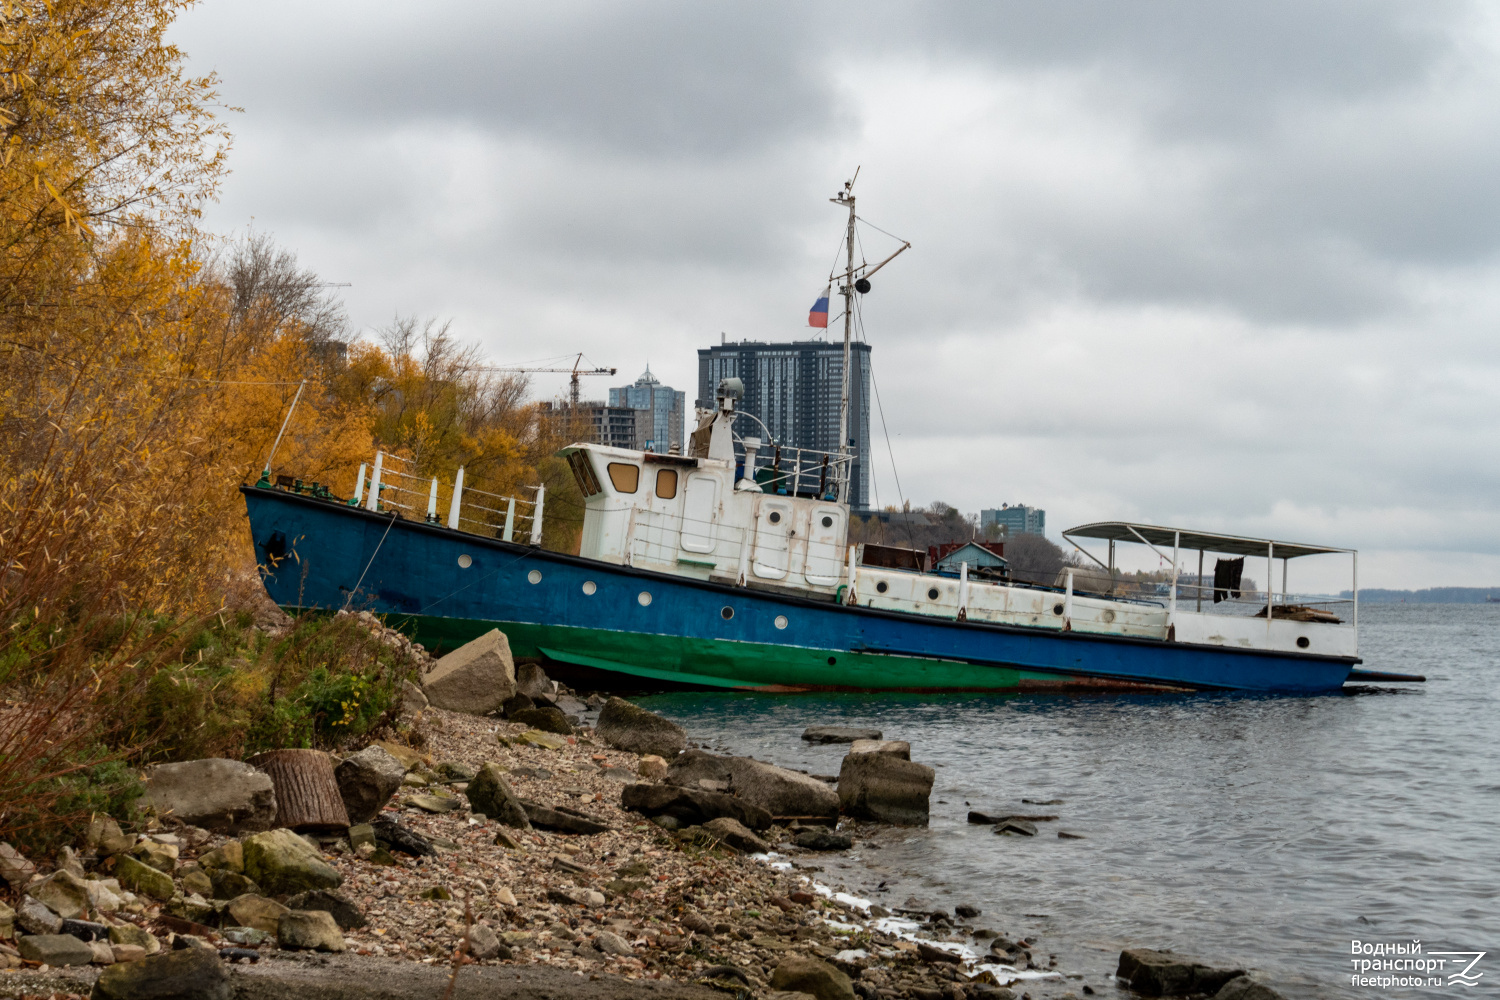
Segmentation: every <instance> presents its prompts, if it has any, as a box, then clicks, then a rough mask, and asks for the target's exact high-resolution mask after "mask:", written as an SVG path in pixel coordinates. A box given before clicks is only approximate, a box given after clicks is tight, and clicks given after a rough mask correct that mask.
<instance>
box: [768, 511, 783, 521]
mask: <svg viewBox="0 0 1500 1000" xmlns="http://www.w3.org/2000/svg"><path fill="white" fill-rule="evenodd" d="M766 520H767V521H770V522H771V523H772V524H780V523H781V511H779V510H773V511H771V514H770V516H769V517H767V518H766Z"/></svg>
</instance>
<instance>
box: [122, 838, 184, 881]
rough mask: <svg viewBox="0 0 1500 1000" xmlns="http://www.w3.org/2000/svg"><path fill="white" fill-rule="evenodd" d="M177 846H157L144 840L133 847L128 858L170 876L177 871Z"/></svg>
mask: <svg viewBox="0 0 1500 1000" xmlns="http://www.w3.org/2000/svg"><path fill="white" fill-rule="evenodd" d="M177 854H178V851H177V845H175V844H158V843H157V842H156V841H154V840H145V841H142V842H141V843H139V844H136V845H135V848H134V849H133V850H131V852H130V856H131V857H133V858H135V859H136V860H137V861H139V862H141V864H144V865H150V866H151V867H152V868H155V869H156V870H157V871H159V872H165V873H166V874H168V875H170V874H172V873H173V872H175V871H176V870H177Z"/></svg>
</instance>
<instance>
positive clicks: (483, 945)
mask: <svg viewBox="0 0 1500 1000" xmlns="http://www.w3.org/2000/svg"><path fill="white" fill-rule="evenodd" d="M469 954H470V955H473V956H474V958H476V959H478V960H479V961H481V962H484V961H488V960H489V959H492V958H510V957H511V952H510V949H509V948H507V947H506V946H505V943H504V942H503V941H501V940H500V935H498V934H496V933H495V932H494V931H493V930H491V929H490V928H489V927H487V926H486V925H484V924H474V925H473V926H471V927H470V928H469Z"/></svg>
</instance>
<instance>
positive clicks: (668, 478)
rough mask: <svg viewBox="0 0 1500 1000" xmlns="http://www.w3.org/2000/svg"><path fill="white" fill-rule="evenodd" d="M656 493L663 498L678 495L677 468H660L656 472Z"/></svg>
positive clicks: (668, 498) (669, 498)
mask: <svg viewBox="0 0 1500 1000" xmlns="http://www.w3.org/2000/svg"><path fill="white" fill-rule="evenodd" d="M656 495H657V496H659V497H661V498H662V499H663V500H671V499H672V498H673V497H675V496H677V470H676V469H658V470H657V472H656Z"/></svg>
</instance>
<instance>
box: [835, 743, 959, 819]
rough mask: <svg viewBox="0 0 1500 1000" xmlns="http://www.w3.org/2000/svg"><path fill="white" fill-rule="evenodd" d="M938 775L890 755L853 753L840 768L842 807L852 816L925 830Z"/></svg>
mask: <svg viewBox="0 0 1500 1000" xmlns="http://www.w3.org/2000/svg"><path fill="white" fill-rule="evenodd" d="M936 774H937V772H936V771H934V770H933V769H932V768H930V767H928V766H927V765H925V764H916V763H913V762H912V761H909V760H902V759H901V758H900V757H897V756H895V755H893V754H887V753H851V754H849V755H848V756H846V757H845V758H844V763H843V764H842V765H841V766H840V767H839V790H838V801H839V807H840V808H841V809H843V811H844V812H845V813H847V814H849V815H850V816H857V817H859V818H861V819H872V820H875V821H876V822H879V823H895V824H897V825H899V826H926V825H927V808H928V806H927V802H928V799H929V798H931V796H932V781H933V778H934V777H935V776H936Z"/></svg>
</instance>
